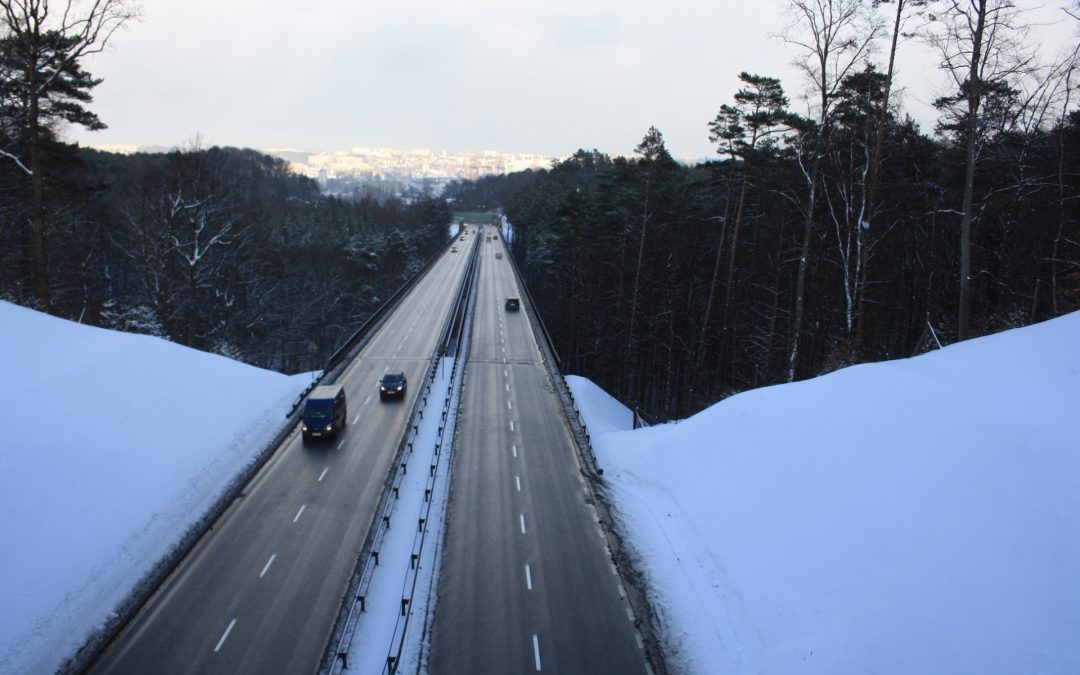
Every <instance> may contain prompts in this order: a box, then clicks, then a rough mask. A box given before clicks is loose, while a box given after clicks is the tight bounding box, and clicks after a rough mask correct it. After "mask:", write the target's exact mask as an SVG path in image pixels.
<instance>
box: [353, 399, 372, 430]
mask: <svg viewBox="0 0 1080 675" xmlns="http://www.w3.org/2000/svg"><path fill="white" fill-rule="evenodd" d="M368 403H371V397H370V396H368V397H367V398H366V399H364V405H367V404H368ZM356 419H360V416H359V415H357V417H356ZM353 424H356V422H353Z"/></svg>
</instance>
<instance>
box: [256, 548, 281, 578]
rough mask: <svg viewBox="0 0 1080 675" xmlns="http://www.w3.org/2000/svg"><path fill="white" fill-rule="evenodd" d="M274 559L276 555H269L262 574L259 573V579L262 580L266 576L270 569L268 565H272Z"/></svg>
mask: <svg viewBox="0 0 1080 675" xmlns="http://www.w3.org/2000/svg"><path fill="white" fill-rule="evenodd" d="M276 557H277V553H271V554H270V559H269V560H267V561H266V564H265V565H263V569H262V572H259V578H260V579H262V578H263V577H264V576H266V570H268V569H270V565H273V564H274V558H276Z"/></svg>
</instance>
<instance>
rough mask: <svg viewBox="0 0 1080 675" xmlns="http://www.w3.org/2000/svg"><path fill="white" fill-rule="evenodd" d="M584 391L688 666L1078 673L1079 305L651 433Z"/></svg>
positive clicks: (602, 451) (623, 513)
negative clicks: (1036, 321)
mask: <svg viewBox="0 0 1080 675" xmlns="http://www.w3.org/2000/svg"><path fill="white" fill-rule="evenodd" d="M572 386H573V388H574V390H575V396H576V398H577V400H578V401H579V404H580V405H581V406H582V408H583V411H584V414H585V415H587V416H588V420H589V427H590V429H592V430H593V442H594V445H595V447H596V450H597V454H598V458H599V462H600V465H601V466H602V467H604V468H605V478H606V479H607V480H608V482H609V484H610V486H611V490H612V493H613V496H614V500H615V504H616V508H617V511H618V513H619V514H620V517H621V519H622V521H623V524H624V526H625V529H626V531H627V532H628V533H629V534H630V537H631V539H632V544H633V546H634V547H635V549H636V551H637V553H638V554H639V555H640V558H641V563H642V565H643V568H644V570H645V571H646V576H647V579H648V583H649V584H650V585H651V588H652V590H653V599H654V602H655V604H656V606H657V608H658V610H659V613H660V617H661V621H662V628H663V630H664V633H665V637H666V639H667V642H668V648H669V650H670V652H671V653H672V654H673V655H674V661H675V664H674V665H675V666H676V670H677V671H678V672H686V673H726V672H730V673H897V674H907V673H1062V674H1064V673H1080V648H1078V645H1080V432H1078V427H1077V417H1078V415H1080V313H1075V314H1071V315H1068V316H1064V317H1061V318H1059V319H1056V320H1053V321H1048V322H1046V323H1042V324H1039V325H1035V326H1030V327H1027V328H1023V329H1019V330H1013V331H1009V332H1006V333H1001V334H999V335H994V336H990V337H986V338H982V339H977V340H971V341H968V342H965V343H962V344H958V345H955V346H951V347H947V348H945V349H943V350H941V351H937V352H934V353H931V354H927V355H924V356H920V357H918V358H912V359H906V360H900V361H891V362H887V363H879V364H873V365H863V366H856V367H852V368H847V369H845V370H842V371H838V372H835V373H832V374H830V375H827V376H824V377H820V378H817V379H814V380H809V381H805V382H799V383H796V384H790V385H782V386H776V387H770V388H765V389H760V390H756V391H751V392H747V393H744V394H741V395H738V396H734V397H732V398H730V399H727V400H725V401H722V402H721V403H719V404H717V405H714V406H712V407H711V408H709V409H707V410H705V411H703V412H702V413H700V414H698V415H695V416H694V417H691V418H690V419H687V420H685V421H683V422H680V423H676V424H669V425H665V426H660V427H654V428H651V429H642V430H637V431H610V432H608V433H602V430H603V429H604V428H605V427H606V428H609V429H610V428H614V429H626V428H628V425H629V424H630V422H629V419H630V418H629V415H628V413H627V412H626V411H625V409H622V410H620V409H619V407H618V406H617V404H615V405H614V406H613V405H612V403H613V402H612V401H611V399H610V398H608V397H607V396H606V394H604V393H603V392H602V391H600V390H598V389H597V388H596V387H595V386H594V385H592V384H591V383H589V382H587V381H582V380H580V379H576V378H575V379H574V381H573V382H572ZM605 410H606V411H607V412H605ZM613 412H614V415H613V414H612V413H613Z"/></svg>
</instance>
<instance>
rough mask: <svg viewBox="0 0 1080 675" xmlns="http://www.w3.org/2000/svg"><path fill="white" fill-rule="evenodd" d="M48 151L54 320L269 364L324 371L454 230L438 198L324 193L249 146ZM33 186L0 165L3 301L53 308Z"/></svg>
mask: <svg viewBox="0 0 1080 675" xmlns="http://www.w3.org/2000/svg"><path fill="white" fill-rule="evenodd" d="M48 140H49V142H48V143H47V144H45V151H44V152H42V153H41V157H40V166H41V174H42V175H45V176H47V179H46V180H44V181H43V193H44V194H43V198H42V200H41V203H42V204H43V214H42V215H43V218H42V222H43V223H44V228H43V237H42V243H43V246H42V248H43V252H44V262H45V265H44V274H43V275H42V277H43V278H44V280H45V291H46V293H45V297H46V298H47V299H48V307H47V308H48V310H49V311H50V312H52V313H53V314H56V315H59V316H63V317H67V318H71V319H75V320H78V321H81V322H83V323H88V324H92V325H100V326H105V327H110V328H118V329H122V330H128V331H135V332H141V333H149V334H153V335H159V336H163V337H166V338H168V339H170V340H174V341H176V342H179V343H182V344H185V345H189V346H192V347H196V348H199V349H204V350H211V351H214V352H217V353H221V354H224V355H228V356H230V357H233V358H237V359H240V360H244V361H247V362H249V363H253V364H256V365H259V366H262V367H267V368H273V369H277V370H281V371H284V372H300V371H304V370H309V369H317V368H319V367H321V366H322V365H323V364H324V363H325V361H326V359H327V357H328V356H329V355H330V354H331V353H332V352H333V351H334V350H335V349H336V348H337V347H338V346H339V345H340V344H341V342H342V341H343V340H344V339H345V338H347V337H348V335H350V334H351V332H352V331H353V330H355V328H356V327H357V326H358V325H359V324H360V323H362V322H363V321H364V320H365V319H366V318H367V317H368V316H369V315H370V314H371V313H372V311H373V310H374V309H375V308H376V307H378V306H379V304H380V303H382V302H383V301H384V300H385V299H386V298H388V297H389V296H390V295H391V294H392V293H393V292H394V291H395V290H396V289H397V288H399V287H400V285H401V284H402V283H403V282H404V281H405V280H406V279H408V278H409V277H410V276H411V275H412V274H414V273H415V272H416V271H417V270H418V269H419V268H420V267H421V266H422V265H423V263H424V261H425V260H427V259H428V258H429V257H431V256H432V255H434V254H435V253H436V252H437V251H438V249H439V247H440V246H441V245H442V244H443V243H445V241H446V239H447V237H448V231H447V227H448V225H449V222H450V220H451V213H450V212H449V210H448V209H447V207H446V205H445V202H443V201H442V200H426V201H423V200H422V201H418V202H415V203H411V204H405V203H402V202H400V201H395V200H389V201H385V202H383V203H380V202H377V201H375V200H373V199H366V200H361V201H359V202H355V203H354V202H345V201H339V200H335V199H329V198H324V197H322V196H321V195H320V194H319V191H318V189H317V186H316V185H315V183H314V182H313V181H311V180H309V179H307V178H305V177H302V176H299V175H296V174H293V173H291V172H290V171H289V170H288V168H287V165H286V164H285V162H284V161H282V160H280V159H277V158H273V157H269V156H266V155H263V154H260V153H257V152H255V151H252V150H239V149H235V148H218V147H212V148H205V149H203V148H198V147H193V148H187V149H178V150H174V151H172V152H168V153H161V154H134V155H129V156H125V155H117V154H108V153H101V152H95V151H92V150H79V149H76V148H74V147H72V146H69V145H65V144H62V143H60V142H58V141H56V140H55V139H54V138H51V137H50V138H49V139H48ZM31 190H32V185H31V181H30V177H29V176H28V175H27V173H26V172H25V171H23V170H21V169H20V167H19V166H18V165H17V164H16V163H14V162H5V163H0V298H3V299H7V300H11V301H14V302H17V303H19V304H23V305H27V306H31V307H37V308H39V309H44V308H45V307H44V305H43V302H42V293H41V292H40V290H39V288H38V286H37V282H38V278H37V269H36V266H35V264H34V251H33V247H34V239H35V238H34V236H33V232H32V223H33V221H34V220H35V219H34V214H33V213H32V211H33V208H34V207H33V205H34V200H32V199H30V198H29V195H30V193H31Z"/></svg>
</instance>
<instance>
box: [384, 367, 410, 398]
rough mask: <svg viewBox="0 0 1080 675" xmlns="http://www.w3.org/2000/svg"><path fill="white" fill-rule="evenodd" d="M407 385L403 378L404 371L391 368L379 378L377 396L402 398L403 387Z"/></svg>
mask: <svg viewBox="0 0 1080 675" xmlns="http://www.w3.org/2000/svg"><path fill="white" fill-rule="evenodd" d="M408 386H409V383H408V380H406V379H405V373H403V372H401V371H400V370H391V371H389V372H387V373H385V374H384V375H383V376H382V379H381V380H379V398H381V399H383V400H386V399H388V398H404V397H405V389H406V388H407V387H408Z"/></svg>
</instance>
